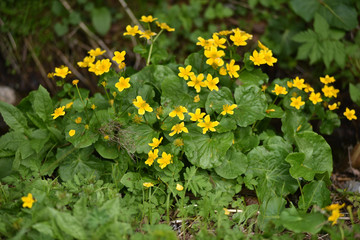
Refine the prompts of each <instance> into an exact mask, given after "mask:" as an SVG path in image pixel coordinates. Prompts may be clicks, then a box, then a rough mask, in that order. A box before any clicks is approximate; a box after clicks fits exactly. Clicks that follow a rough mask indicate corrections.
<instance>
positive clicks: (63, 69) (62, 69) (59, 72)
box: [54, 66, 71, 78]
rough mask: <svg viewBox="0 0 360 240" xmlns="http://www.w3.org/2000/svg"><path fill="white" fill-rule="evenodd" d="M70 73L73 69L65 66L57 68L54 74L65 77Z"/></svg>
mask: <svg viewBox="0 0 360 240" xmlns="http://www.w3.org/2000/svg"><path fill="white" fill-rule="evenodd" d="M68 74H71V71H70V70H69V68H68V67H65V66H63V67H59V68H57V67H56V68H55V73H54V76H58V77H61V78H65V77H66V75H68Z"/></svg>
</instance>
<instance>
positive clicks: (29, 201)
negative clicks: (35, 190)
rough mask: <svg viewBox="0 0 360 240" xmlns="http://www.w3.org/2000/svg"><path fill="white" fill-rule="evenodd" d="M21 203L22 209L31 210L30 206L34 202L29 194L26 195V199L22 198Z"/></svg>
mask: <svg viewBox="0 0 360 240" xmlns="http://www.w3.org/2000/svg"><path fill="white" fill-rule="evenodd" d="M21 201H23V205H22V206H23V207H24V208H25V207H27V208H32V205H33V203H34V202H36V200H35V199H34V198H33V196H32V194H31V193H28V195H27V196H26V197H22V198H21Z"/></svg>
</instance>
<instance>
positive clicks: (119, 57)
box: [112, 51, 126, 64]
mask: <svg viewBox="0 0 360 240" xmlns="http://www.w3.org/2000/svg"><path fill="white" fill-rule="evenodd" d="M125 55H126V52H125V51H122V52H119V51H115V52H114V57H113V58H112V60H113V61H115V62H116V63H117V64H120V63H122V62H123V61H124V60H125Z"/></svg>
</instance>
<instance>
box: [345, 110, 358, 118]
mask: <svg viewBox="0 0 360 240" xmlns="http://www.w3.org/2000/svg"><path fill="white" fill-rule="evenodd" d="M344 116H345V117H346V118H347V119H349V120H350V121H351V120H352V119H355V120H356V119H357V117H356V115H355V110H354V109H352V110H350V109H349V108H346V111H345V112H344Z"/></svg>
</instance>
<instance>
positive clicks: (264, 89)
mask: <svg viewBox="0 0 360 240" xmlns="http://www.w3.org/2000/svg"><path fill="white" fill-rule="evenodd" d="M266 89H267V86H266V85H265V84H263V85H261V91H262V92H265V91H266Z"/></svg>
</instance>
